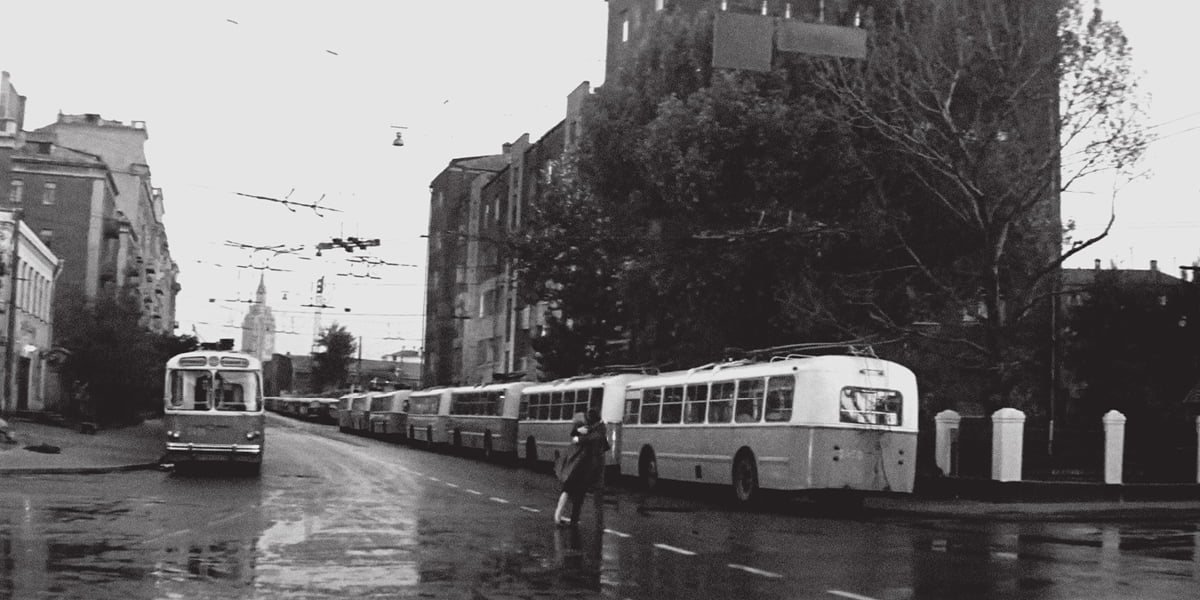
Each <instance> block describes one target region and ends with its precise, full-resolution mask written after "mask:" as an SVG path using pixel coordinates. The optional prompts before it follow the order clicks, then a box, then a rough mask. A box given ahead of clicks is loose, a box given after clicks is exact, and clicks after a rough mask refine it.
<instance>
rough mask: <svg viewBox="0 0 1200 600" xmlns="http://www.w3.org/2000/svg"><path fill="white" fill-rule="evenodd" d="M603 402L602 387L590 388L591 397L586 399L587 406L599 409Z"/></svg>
mask: <svg viewBox="0 0 1200 600" xmlns="http://www.w3.org/2000/svg"><path fill="white" fill-rule="evenodd" d="M603 404H604V388H592V392H591V399H589V400H588V408H594V409H596V410H600V407H601V406H602V405H603Z"/></svg>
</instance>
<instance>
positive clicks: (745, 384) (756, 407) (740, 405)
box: [734, 379, 763, 423]
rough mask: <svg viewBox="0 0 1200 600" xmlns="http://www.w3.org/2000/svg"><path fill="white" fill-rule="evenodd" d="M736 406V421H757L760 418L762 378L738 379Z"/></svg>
mask: <svg viewBox="0 0 1200 600" xmlns="http://www.w3.org/2000/svg"><path fill="white" fill-rule="evenodd" d="M737 389H738V393H737V408H736V409H735V411H734V412H735V413H736V414H737V416H736V417H735V418H734V420H735V421H737V422H738V423H757V422H759V421H761V420H762V401H763V380H762V379H739V380H738V386H737Z"/></svg>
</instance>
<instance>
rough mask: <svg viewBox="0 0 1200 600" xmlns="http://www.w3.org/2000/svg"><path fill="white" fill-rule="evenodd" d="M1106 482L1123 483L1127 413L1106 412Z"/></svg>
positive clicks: (1104, 419)
mask: <svg viewBox="0 0 1200 600" xmlns="http://www.w3.org/2000/svg"><path fill="white" fill-rule="evenodd" d="M1103 421H1104V483H1121V476H1122V470H1123V466H1124V463H1125V415H1123V414H1121V413H1120V412H1118V411H1115V410H1110V411H1108V412H1106V413H1104V418H1103Z"/></svg>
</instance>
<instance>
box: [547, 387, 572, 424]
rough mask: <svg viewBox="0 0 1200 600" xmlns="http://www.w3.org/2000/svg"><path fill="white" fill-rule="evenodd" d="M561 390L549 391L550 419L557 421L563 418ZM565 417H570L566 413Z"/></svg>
mask: <svg viewBox="0 0 1200 600" xmlns="http://www.w3.org/2000/svg"><path fill="white" fill-rule="evenodd" d="M562 413H563V407H562V392H550V420H551V421H558V420H561V419H562V418H563V416H562ZM567 418H568V419H569V418H571V417H570V415H567Z"/></svg>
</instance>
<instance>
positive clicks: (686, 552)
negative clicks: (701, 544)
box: [654, 544, 696, 556]
mask: <svg viewBox="0 0 1200 600" xmlns="http://www.w3.org/2000/svg"><path fill="white" fill-rule="evenodd" d="M654 547H655V548H662V549H663V550H670V551H671V552H676V553H678V554H682V555H684V556H695V555H696V553H695V552H692V551H691V550H684V549H683V548H676V547H675V546H670V545H667V544H655V545H654Z"/></svg>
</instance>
